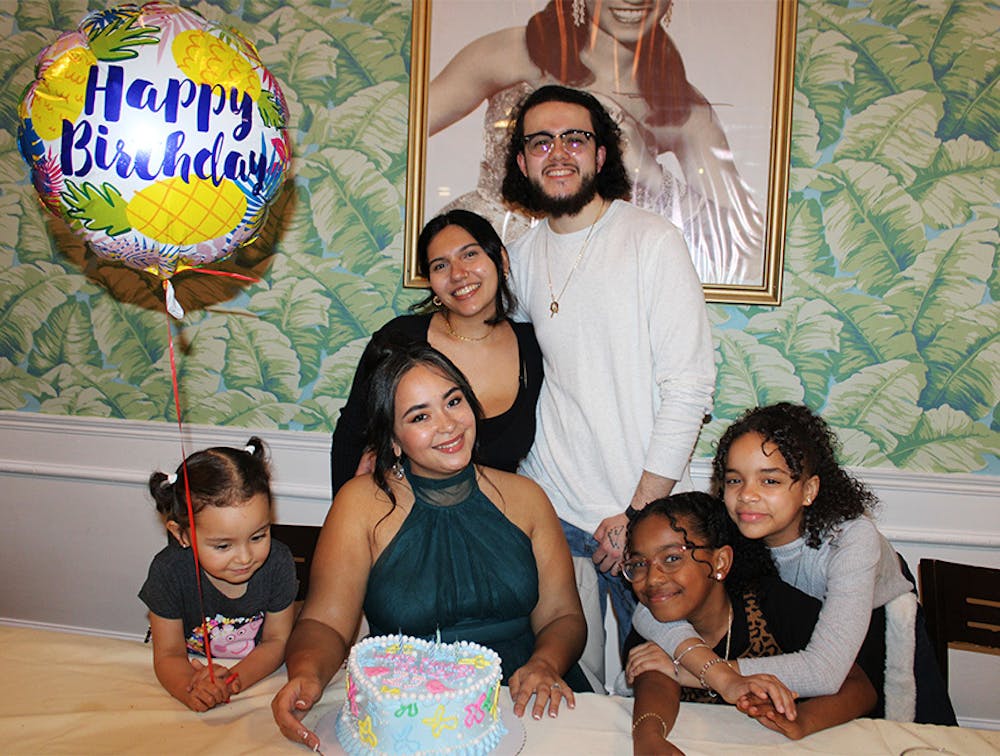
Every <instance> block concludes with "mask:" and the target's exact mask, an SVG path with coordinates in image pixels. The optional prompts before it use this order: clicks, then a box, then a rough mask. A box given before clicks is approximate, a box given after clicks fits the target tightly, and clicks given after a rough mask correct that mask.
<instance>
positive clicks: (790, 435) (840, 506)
mask: <svg viewBox="0 0 1000 756" xmlns="http://www.w3.org/2000/svg"><path fill="white" fill-rule="evenodd" d="M747 433H757V434H759V435H760V436H761V438H762V439H763V443H772V444H774V445H775V446H777V447H778V451H779V452H781V456H782V457H784V458H785V463H786V464H787V465H788V469H789V472H791V474H792V479H793V480H804V479H806V478H810V477H812V476H813V475H816V476H817V477H818V478H819V493H818V494H817V495H816V498H815V499H813V502H812V505H811V506H808V507H806V508H805V511H804V517H803V523H802V530H803V535H804V536H805V538H806V544H807V545H808V546H811V547H812V548H814V549H818V548H819V546H820V542H821V540H822V539H823V537H824V536H826V535H828V534H829V533H830V532H831V531H832V530H834V529H835V528H836V527H837V526H838V525H840V524H841V523H843V522H847V521H848V520H853V519H855V518H857V517H861V516H862V515H864V514H866V513H870V512H873V511H874V510H875V507H876V506H877V504H878V499H877V498H876V497H875V494H873V493H872V491H871V490H870V489H869V488H868V487H867V486H865V485H864V484H863V483H861V482H860V481H859V480H856V479H855V478H852V477H851V476H850V475H849V474H848V473H847V471H846V470H844V469H843V468H842V467H841V466H840V464H839V463H838V462H837V447H838V443H837V438H836V436H835V435H834V433H833V431H832V430H830V426H828V425H827V424H826V421H825V420H823V418H821V417H819V416H818V415H816V414H814V413H813V412H812V410H810V409H809V408H808V407H806V406H803V405H801V404H791V403H789V402H779V403H778V404H772V405H769V406H767V407H756V408H754V409H751V410H747V411H746V412H744V413H743V415H742V416H741V417H740V418H739V419H738V420H737V421H736V422H735V423H733V424H732V425H730V426H729V428H727V429H726V432H725V433H723V434H722V438H720V439H719V444H718V447H717V449H716V451H715V459H714V460H713V461H712V491H713V493H715V494H716V495H717V496H722V495H723V490H724V486H725V482H726V463H727V459H728V457H729V447H730V446H732V444H733V442H734V441H736V439H738V438H740V437H742V436H744V435H746V434H747Z"/></svg>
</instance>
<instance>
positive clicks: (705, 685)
mask: <svg viewBox="0 0 1000 756" xmlns="http://www.w3.org/2000/svg"><path fill="white" fill-rule="evenodd" d="M716 664H725V665H726V666H727V667H729V668H730V669H732V668H733V665H732V664H731V663H730V662H729V660H728V659H723V658H722V657H721V656H716V657H715V658H714V659H709V660H708V661H707V662H705V666H704V667H702V668H701V673H700V674H699V675H698V682H700V683H701V687H702V688H704V689H705V690H707V691H708V692H709V695H711V696H712V697H713V698H714V697H715V691H714V690H712V689H711V688H710V687H708V683H707V682H705V675H706V673H707V672H708V670H710V669H711V668H712V667H714V666H715V665H716Z"/></svg>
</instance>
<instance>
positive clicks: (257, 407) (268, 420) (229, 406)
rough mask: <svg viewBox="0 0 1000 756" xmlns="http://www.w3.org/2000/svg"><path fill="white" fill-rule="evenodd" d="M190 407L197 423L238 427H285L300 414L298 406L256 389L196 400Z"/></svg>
mask: <svg viewBox="0 0 1000 756" xmlns="http://www.w3.org/2000/svg"><path fill="white" fill-rule="evenodd" d="M191 408H192V415H193V416H194V417H197V418H199V419H198V422H200V423H208V424H210V425H222V426H236V427H239V428H267V427H277V426H281V425H287V424H288V423H290V422H291V421H292V420H294V419H295V418H296V417H298V416H299V415H300V414H301V413H302V411H301V410H300V409H299V407H298V406H297V405H295V404H292V403H290V402H282V401H279V400H278V399H277V398H276V397H275V396H274V394H271V393H269V392H267V391H261V390H260V389H255V388H248V389H245V390H242V391H240V390H229V391H220V392H219V393H217V394H211V395H209V396H203V397H199V399H197V400H195V401H194V402H193V403H192V405H191Z"/></svg>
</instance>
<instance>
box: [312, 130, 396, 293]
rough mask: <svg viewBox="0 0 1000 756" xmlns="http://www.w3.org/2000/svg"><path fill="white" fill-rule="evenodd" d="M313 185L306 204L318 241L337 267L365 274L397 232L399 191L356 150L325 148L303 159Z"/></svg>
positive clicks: (381, 255)
mask: <svg viewBox="0 0 1000 756" xmlns="http://www.w3.org/2000/svg"><path fill="white" fill-rule="evenodd" d="M302 175H303V176H304V177H306V178H308V179H311V180H313V181H314V182H315V184H318V185H316V188H315V189H314V190H313V192H312V194H311V196H310V198H309V200H310V206H311V210H312V218H313V223H314V224H315V227H316V232H317V233H318V234H319V236H320V238H322V239H326V240H328V245H329V247H330V248H331V249H332V250H333V251H334V252H335V253H336V254H338V255H339V256H340V257H341V264H342V265H343V266H344V267H345V268H347V269H348V270H350V271H351V272H354V273H363V272H364V271H366V270H368V269H369V268H370V267H371V266H373V265H374V264H375V263H377V262H378V261H379V260H380V259H381V258H382V257H384V255H385V250H386V247H387V246H388V244H389V243H390V242H391V241H392V240H393V238H394V236H395V234H396V233H398V231H399V202H400V196H399V192H398V190H397V189H396V187H394V186H393V185H392V184H390V183H389V182H388V181H386V180H385V179H384V178H383V177H382V175H381V173H380V172H379V171H378V170H377V169H376V167H375V166H374V165H373V164H372V163H371V161H370V160H368V159H367V158H366V157H365V156H364V155H363V154H361V153H360V152H356V151H354V150H341V149H337V148H335V147H329V148H327V149H324V150H322V151H320V152H318V153H316V154H314V155H310V156H309V157H308V158H306V159H305V160H304V161H303V166H302Z"/></svg>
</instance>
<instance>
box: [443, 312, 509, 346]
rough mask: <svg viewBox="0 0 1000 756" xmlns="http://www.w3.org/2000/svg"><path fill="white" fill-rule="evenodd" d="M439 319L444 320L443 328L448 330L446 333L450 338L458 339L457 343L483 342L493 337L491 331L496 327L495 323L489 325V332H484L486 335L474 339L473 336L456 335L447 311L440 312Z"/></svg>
mask: <svg viewBox="0 0 1000 756" xmlns="http://www.w3.org/2000/svg"><path fill="white" fill-rule="evenodd" d="M441 317H443V318H444V326H445V328H447V329H448V333H449V334H450V335H451V336H452V337H454V338H456V339H458V340H459V341H469V342H476V341H485V340H486V339H488V338H489V337H490V336H492V335H493V330H494V329H495V328H496V327H497V324H496V323H490V330H488V331H487V332H486V334H485V335H483V336H474V337H473V336H463V335H462V334H460V333H458V332H457V331H456V330H455V329H454V328H452V327H451V319H450V318H449V317H448V311H447V310H442V311H441Z"/></svg>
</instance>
